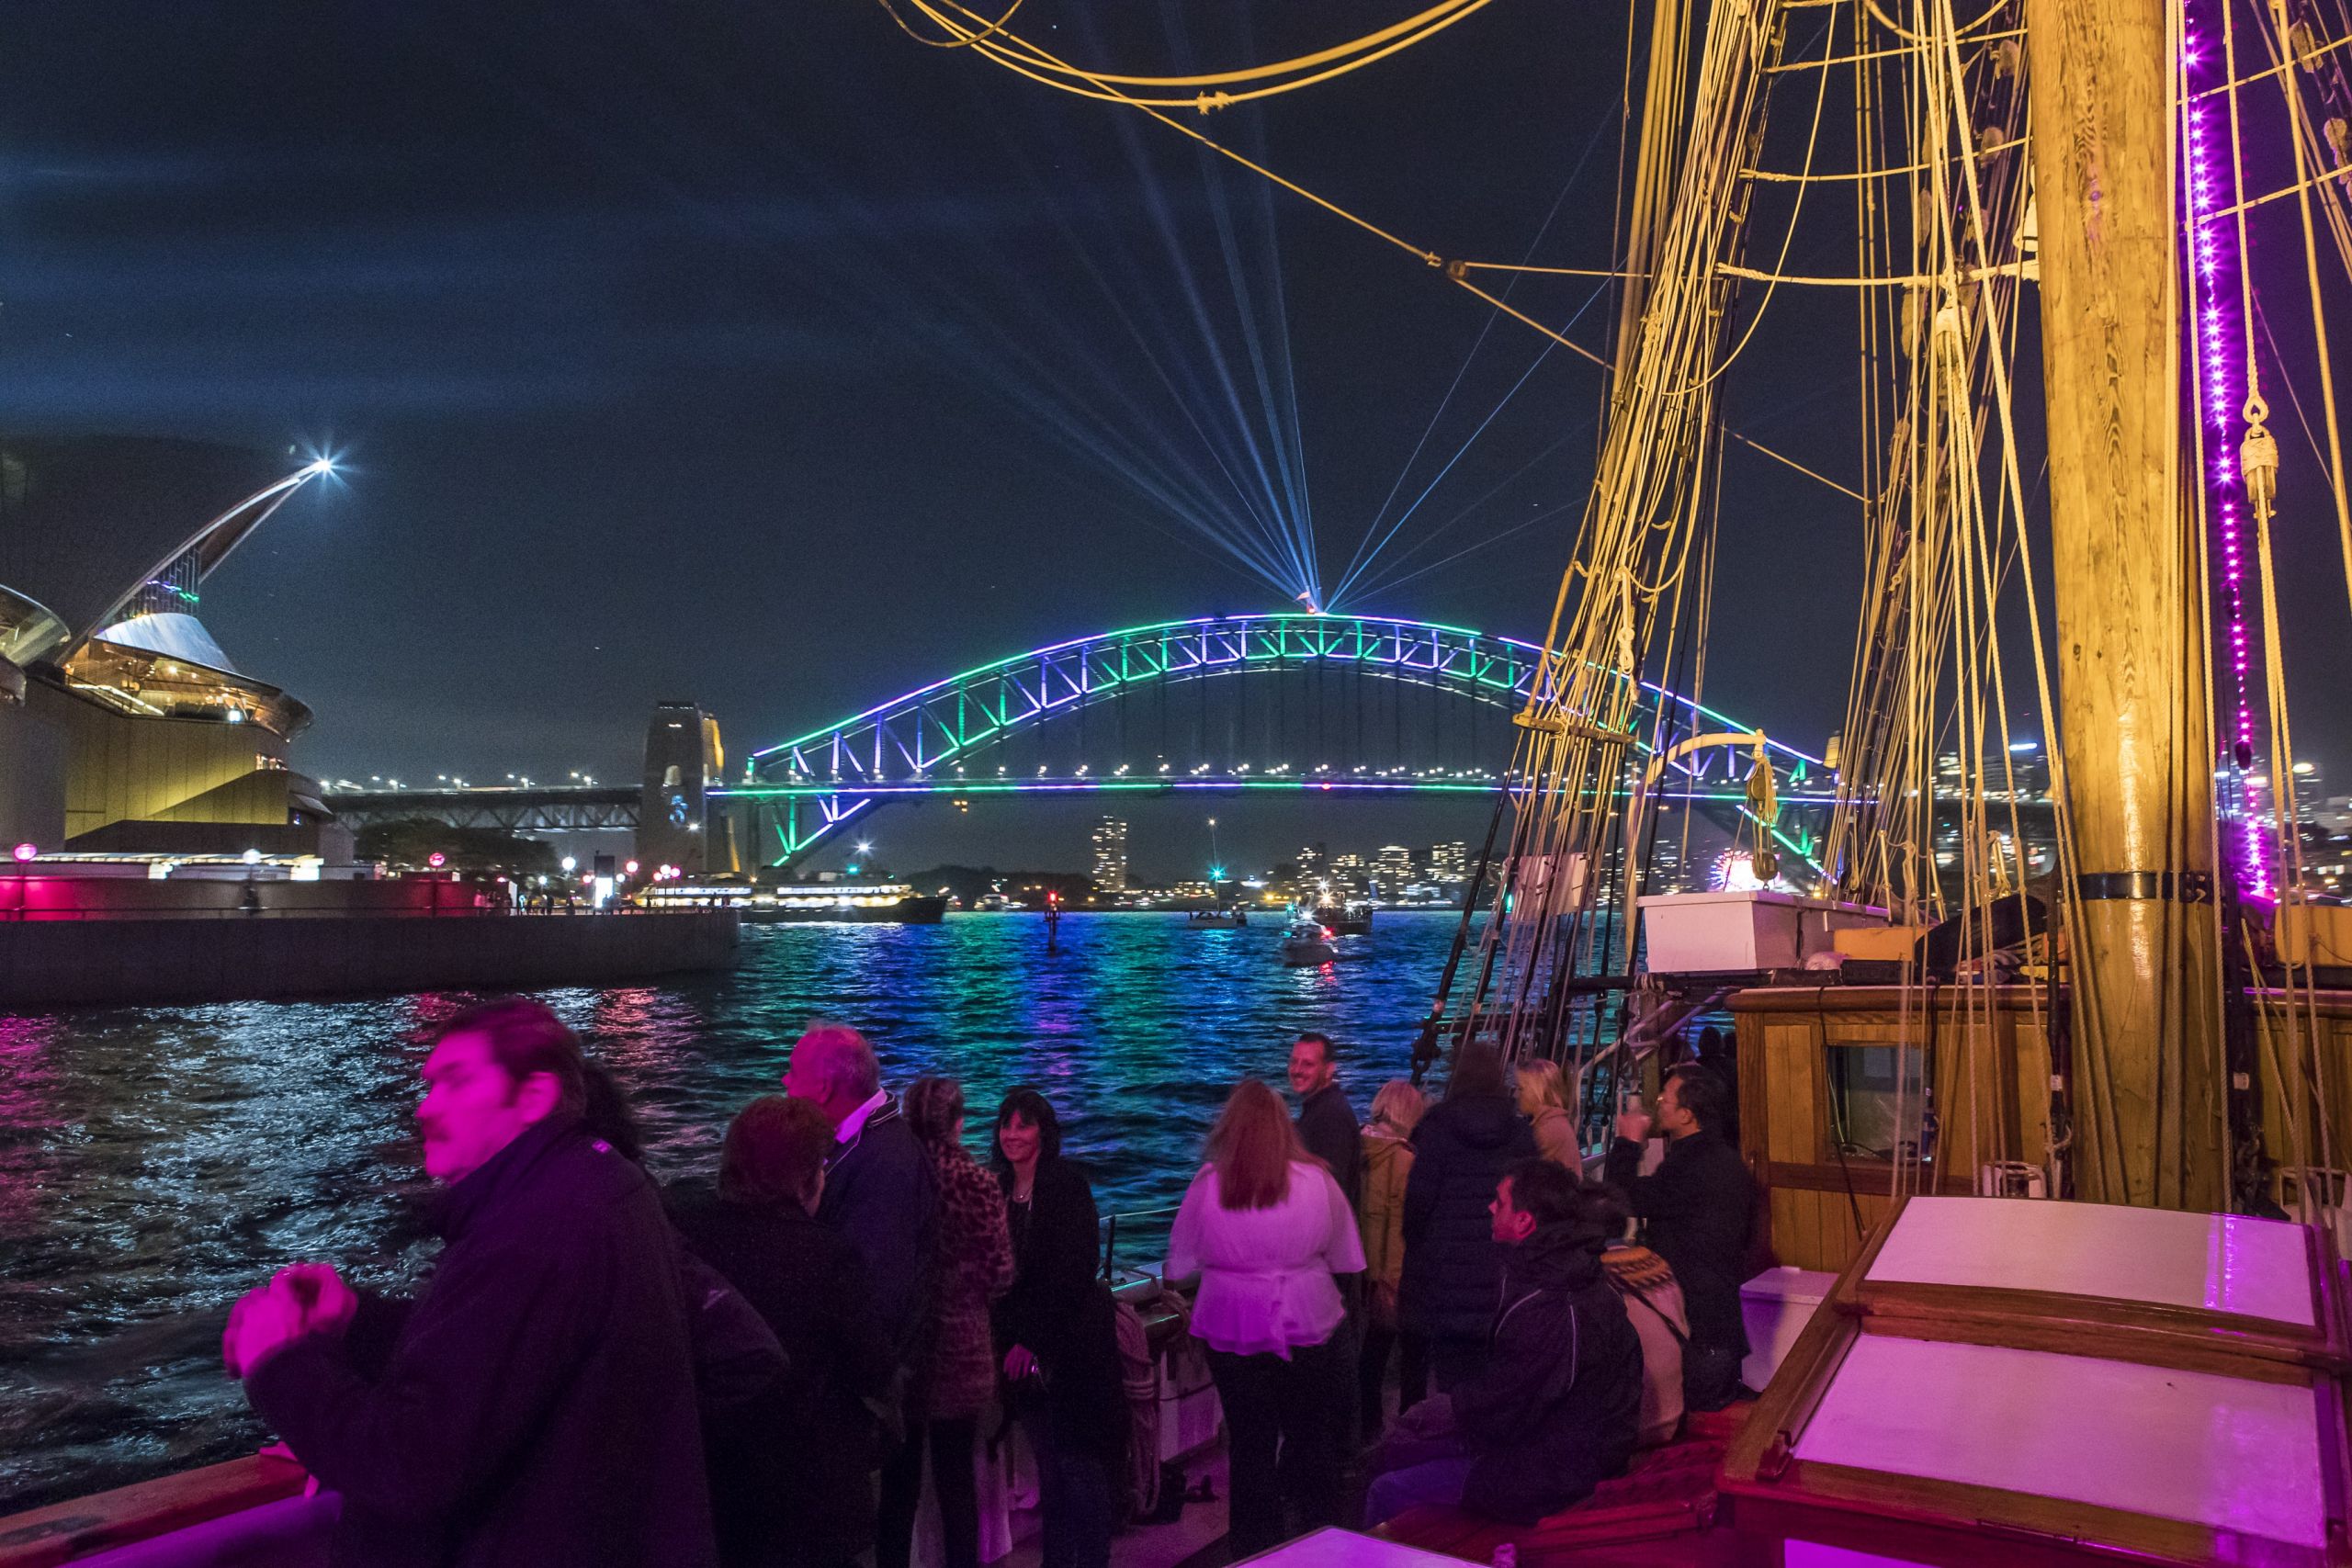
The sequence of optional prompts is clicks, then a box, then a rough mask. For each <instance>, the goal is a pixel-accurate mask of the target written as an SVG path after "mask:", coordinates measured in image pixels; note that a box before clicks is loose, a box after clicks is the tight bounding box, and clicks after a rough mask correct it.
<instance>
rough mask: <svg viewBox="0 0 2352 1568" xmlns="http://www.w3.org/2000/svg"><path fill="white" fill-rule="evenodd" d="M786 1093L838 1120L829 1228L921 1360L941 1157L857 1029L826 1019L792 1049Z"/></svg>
mask: <svg viewBox="0 0 2352 1568" xmlns="http://www.w3.org/2000/svg"><path fill="white" fill-rule="evenodd" d="M784 1092H785V1093H786V1094H788V1095H790V1096H791V1097H792V1098H793V1099H795V1100H808V1101H809V1103H810V1104H812V1105H814V1106H816V1108H817V1109H818V1110H820V1111H823V1112H824V1113H825V1118H826V1120H827V1121H829V1122H832V1124H833V1136H834V1138H835V1140H836V1141H837V1146H836V1147H835V1149H834V1151H833V1157H832V1158H831V1159H830V1160H828V1161H827V1162H826V1164H825V1195H824V1198H823V1200H822V1201H820V1203H819V1204H818V1206H817V1219H818V1221H819V1223H820V1224H828V1225H831V1226H832V1227H833V1229H835V1230H837V1231H839V1232H841V1233H842V1235H845V1236H847V1237H849V1239H850V1242H851V1243H852V1245H854V1247H856V1248H857V1250H858V1255H859V1256H860V1257H862V1258H865V1269H866V1273H867V1275H868V1277H869V1278H870V1279H871V1280H872V1281H873V1285H874V1306H875V1310H876V1313H877V1314H880V1316H881V1319H882V1326H883V1329H884V1331H885V1332H886V1333H888V1335H889V1337H890V1344H891V1348H892V1349H893V1350H894V1351H895V1352H896V1353H897V1355H898V1358H899V1361H900V1362H901V1363H907V1362H910V1361H911V1360H912V1359H913V1358H914V1352H915V1346H916V1342H917V1340H918V1339H919V1338H920V1337H921V1336H922V1330H923V1327H924V1325H925V1323H926V1320H927V1318H928V1315H929V1312H930V1306H931V1301H930V1297H931V1271H932V1262H933V1251H934V1249H935V1248H934V1237H935V1235H936V1221H937V1216H936V1214H935V1213H934V1210H935V1209H936V1208H937V1206H938V1193H937V1192H936V1191H935V1190H934V1187H933V1179H932V1174H931V1156H929V1155H927V1154H925V1153H924V1152H923V1147H922V1143H921V1141H919V1140H918V1139H917V1138H916V1137H915V1135H914V1133H913V1132H912V1131H911V1130H910V1128H909V1127H908V1126H907V1124H906V1122H904V1121H903V1120H901V1119H900V1118H899V1106H898V1102H897V1101H896V1100H892V1099H891V1098H890V1096H889V1094H888V1091H886V1090H885V1089H883V1088H882V1066H881V1064H880V1063H878V1062H876V1060H875V1059H874V1047H873V1046H871V1045H869V1044H867V1043H866V1041H865V1036H864V1035H862V1034H860V1033H859V1032H857V1031H856V1030H854V1029H851V1028H848V1027H846V1026H845V1025H842V1024H838V1023H818V1024H813V1025H811V1026H810V1027H809V1032H807V1033H805V1034H803V1035H801V1037H800V1038H799V1040H798V1041H797V1043H794V1045H793V1047H792V1057H791V1060H790V1061H789V1062H788V1063H786V1066H785V1069H784Z"/></svg>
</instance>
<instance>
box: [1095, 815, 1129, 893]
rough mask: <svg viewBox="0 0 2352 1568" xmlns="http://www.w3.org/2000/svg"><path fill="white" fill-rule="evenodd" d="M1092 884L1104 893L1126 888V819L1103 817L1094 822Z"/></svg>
mask: <svg viewBox="0 0 2352 1568" xmlns="http://www.w3.org/2000/svg"><path fill="white" fill-rule="evenodd" d="M1094 886H1097V887H1099V888H1101V889H1102V890H1103V892H1105V893H1124V892H1125V891H1126V888H1127V820H1126V818H1124V817H1105V818H1103V819H1102V820H1101V821H1100V822H1097V823H1096V824H1094Z"/></svg>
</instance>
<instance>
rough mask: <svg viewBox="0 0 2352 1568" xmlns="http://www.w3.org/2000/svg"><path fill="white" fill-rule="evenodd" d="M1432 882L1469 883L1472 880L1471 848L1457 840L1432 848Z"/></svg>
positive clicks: (1435, 845)
mask: <svg viewBox="0 0 2352 1568" xmlns="http://www.w3.org/2000/svg"><path fill="white" fill-rule="evenodd" d="M1469 880H1470V846H1469V845H1468V844H1465V843H1464V842H1463V841H1462V840H1459V839H1455V840H1451V841H1449V842H1446V843H1442V844H1431V845H1430V881H1431V882H1467V881H1469Z"/></svg>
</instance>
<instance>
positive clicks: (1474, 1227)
mask: <svg viewBox="0 0 2352 1568" xmlns="http://www.w3.org/2000/svg"><path fill="white" fill-rule="evenodd" d="M1411 1142H1412V1145H1413V1168H1412V1172H1411V1174H1410V1175H1408V1176H1407V1177H1406V1179H1405V1216H1404V1235H1405V1268H1404V1272H1403V1275H1402V1277H1401V1278H1400V1279H1399V1280H1398V1284H1397V1309H1398V1314H1399V1316H1400V1319H1401V1321H1402V1322H1403V1325H1404V1326H1405V1328H1406V1329H1407V1330H1408V1332H1410V1333H1414V1334H1419V1335H1422V1336H1424V1337H1427V1338H1428V1340H1429V1342H1430V1376H1431V1378H1432V1379H1433V1380H1434V1381H1435V1382H1436V1383H1437V1386H1438V1390H1439V1392H1440V1393H1444V1392H1446V1391H1448V1390H1451V1389H1452V1388H1453V1386H1454V1385H1455V1384H1456V1383H1458V1382H1462V1381H1463V1380H1464V1379H1465V1378H1467V1377H1470V1376H1472V1375H1473V1374H1475V1373H1476V1371H1478V1369H1479V1367H1480V1366H1482V1365H1483V1364H1484V1363H1485V1361H1486V1357H1487V1328H1488V1326H1489V1325H1491V1324H1492V1323H1493V1322H1494V1316H1495V1291H1496V1288H1497V1286H1498V1283H1499V1282H1500V1280H1501V1278H1502V1260H1503V1249H1502V1247H1500V1246H1499V1245H1498V1244H1497V1243H1496V1242H1495V1240H1494V1238H1493V1235H1492V1234H1491V1230H1492V1227H1491V1222H1490V1220H1489V1218H1488V1215H1487V1204H1488V1203H1489V1202H1491V1201H1493V1199H1494V1195H1495V1183H1496V1182H1498V1181H1499V1180H1501V1179H1502V1174H1503V1172H1504V1171H1505V1170H1506V1169H1508V1168H1510V1165H1511V1163H1512V1162H1513V1161H1515V1160H1521V1159H1530V1158H1532V1157H1533V1156H1534V1155H1535V1152H1536V1149H1535V1134H1534V1133H1533V1132H1532V1130H1530V1128H1529V1127H1528V1125H1527V1118H1525V1117H1524V1116H1521V1114H1520V1113H1519V1108H1518V1107H1517V1106H1515V1105H1513V1104H1512V1103H1511V1101H1510V1096H1509V1095H1507V1094H1505V1093H1504V1092H1503V1067H1502V1058H1501V1057H1500V1056H1498V1055H1496V1052H1495V1048H1494V1047H1493V1046H1491V1045H1486V1044H1481V1043H1470V1044H1466V1045H1464V1046H1463V1047H1462V1048H1461V1049H1460V1050H1459V1051H1458V1052H1457V1053H1456V1054H1455V1056H1454V1061H1453V1076H1452V1077H1451V1078H1450V1079H1449V1080H1448V1081H1447V1084H1446V1091H1445V1098H1444V1099H1443V1100H1440V1101H1439V1102H1438V1103H1437V1104H1435V1105H1433V1106H1431V1107H1430V1111H1429V1114H1428V1115H1426V1116H1423V1117H1422V1118H1421V1121H1420V1124H1419V1126H1417V1127H1415V1128H1414V1129H1413V1135H1412V1140H1411Z"/></svg>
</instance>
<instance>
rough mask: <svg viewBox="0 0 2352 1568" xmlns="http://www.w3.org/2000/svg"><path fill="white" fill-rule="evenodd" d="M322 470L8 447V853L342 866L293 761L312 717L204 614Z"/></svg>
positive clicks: (115, 442) (0, 670)
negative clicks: (218, 575) (270, 523)
mask: <svg viewBox="0 0 2352 1568" xmlns="http://www.w3.org/2000/svg"><path fill="white" fill-rule="evenodd" d="M289 470H290V471H289ZM326 471H327V466H326V465H325V464H323V463H309V464H303V465H301V466H300V467H296V466H294V464H293V462H292V460H290V459H288V457H285V455H284V454H282V453H266V452H255V451H250V450H246V449H244V448H242V447H234V446H214V445H210V444H208V443H202V442H194V441H174V440H161V439H149V438H141V437H115V436H103V437H101V436H92V437H74V438H66V439H58V440H38V439H24V440H17V439H13V438H12V439H8V440H5V441H0V844H5V845H14V844H16V843H18V842H23V843H29V844H31V845H32V846H33V847H34V848H35V849H36V850H41V851H57V850H60V849H63V850H67V851H71V852H84V853H92V852H98V853H133V854H138V853H156V854H182V853H185V854H223V853H225V854H232V855H234V854H239V853H242V852H244V851H246V850H256V851H259V852H262V853H264V854H271V855H280V854H284V855H311V856H318V857H320V858H322V859H323V860H325V861H327V862H329V863H339V862H346V861H348V860H349V859H350V858H351V856H350V851H351V839H350V834H349V832H348V830H347V829H343V828H341V827H340V826H338V825H337V824H336V823H335V821H334V813H333V812H332V811H331V810H329V809H328V808H327V807H326V805H325V803H324V802H323V801H322V800H321V799H320V795H319V786H318V784H316V783H315V782H313V781H312V780H311V779H308V778H305V777H304V776H303V775H302V774H300V773H296V772H294V771H293V769H292V767H291V766H290V765H289V762H288V743H289V742H290V741H291V740H292V739H294V738H295V737H296V736H298V735H300V733H301V732H302V730H303V729H304V728H306V727H307V726H308V725H309V724H310V722H311V710H310V709H309V708H308V707H306V706H304V705H302V704H301V703H300V701H298V700H296V699H295V698H294V697H292V696H290V695H288V694H287V693H286V692H284V691H283V690H281V689H280V688H278V687H277V686H275V685H272V684H270V683H268V682H265V681H261V680H257V679H255V678H254V677H253V676H251V675H249V674H246V673H244V672H243V671H241V670H239V669H238V668H237V667H236V665H235V664H233V663H232V661H231V660H230V658H229V656H228V654H226V653H225V652H223V651H222V650H221V648H220V644H219V643H218V642H216V641H214V640H213V637H212V634H211V632H210V631H209V629H207V627H206V626H205V625H204V623H203V622H202V621H200V620H198V618H197V610H198V602H199V600H200V597H201V594H202V591H203V587H204V581H205V579H206V578H207V577H209V575H210V574H211V573H212V571H213V570H214V569H215V568H216V567H218V566H219V565H220V563H221V562H222V561H223V560H224V559H226V558H228V556H229V555H230V553H231V552H232V551H233V550H234V549H235V548H236V547H238V545H240V544H241V543H243V540H244V539H245V538H246V537H247V536H250V535H251V534H252V533H253V531H254V529H256V528H258V527H259V526H260V525H262V524H263V523H265V522H266V521H267V520H268V519H269V517H270V515H271V514H272V513H275V512H276V511H277V508H278V507H279V505H280V504H282V503H283V502H285V500H286V498H287V497H288V496H289V495H291V494H293V493H294V492H295V491H298V490H300V488H302V486H304V485H305V484H307V483H309V482H310V481H311V479H315V478H317V477H319V476H320V475H322V474H323V473H325V472H326Z"/></svg>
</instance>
